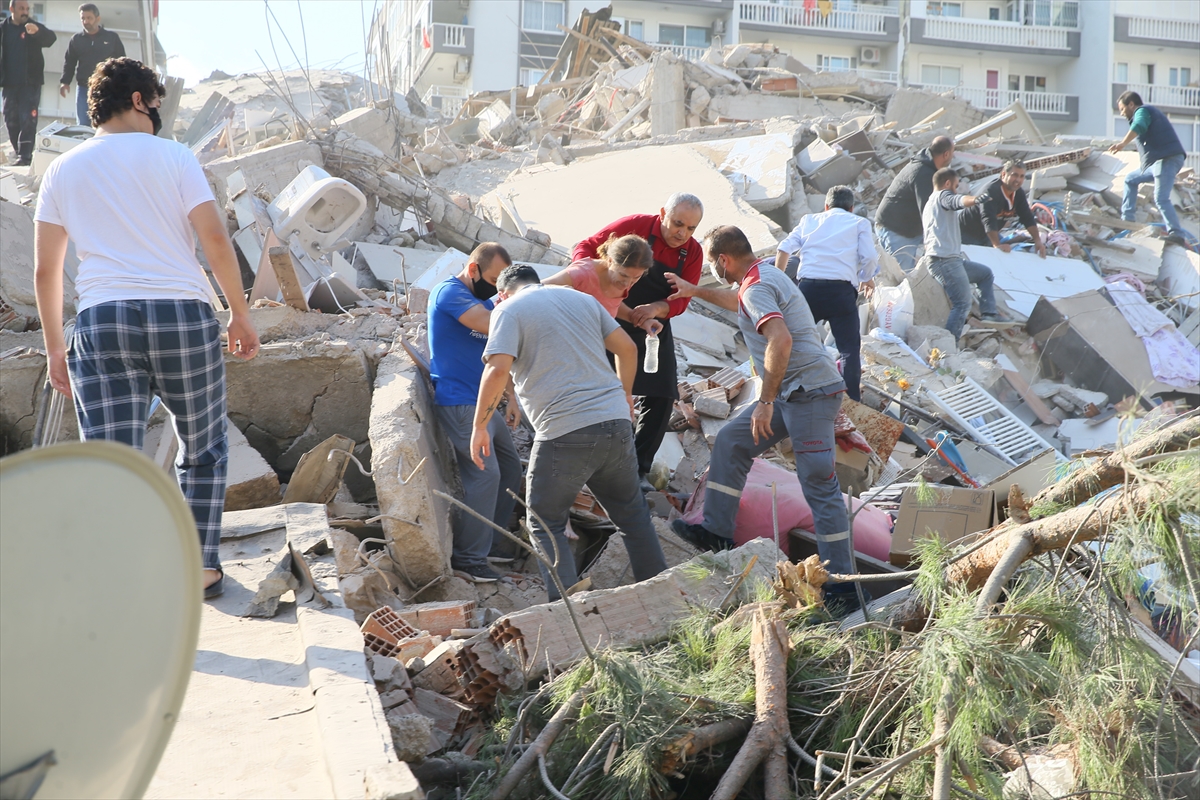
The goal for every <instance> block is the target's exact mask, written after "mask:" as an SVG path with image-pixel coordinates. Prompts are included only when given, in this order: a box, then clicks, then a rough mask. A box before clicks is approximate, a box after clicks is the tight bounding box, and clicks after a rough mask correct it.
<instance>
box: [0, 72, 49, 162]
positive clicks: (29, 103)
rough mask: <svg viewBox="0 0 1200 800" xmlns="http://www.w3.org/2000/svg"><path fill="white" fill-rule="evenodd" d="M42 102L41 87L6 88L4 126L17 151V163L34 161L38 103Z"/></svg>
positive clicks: (10, 141)
mask: <svg viewBox="0 0 1200 800" xmlns="http://www.w3.org/2000/svg"><path fill="white" fill-rule="evenodd" d="M41 100H42V87H41V86H5V87H4V124H5V125H6V126H7V127H8V141H9V143H10V144H12V146H13V149H14V150H16V151H17V161H19V162H21V163H24V164H28V163H29V162H30V161H31V160H33V140H34V137H35V136H37V113H38V103H40V102H41Z"/></svg>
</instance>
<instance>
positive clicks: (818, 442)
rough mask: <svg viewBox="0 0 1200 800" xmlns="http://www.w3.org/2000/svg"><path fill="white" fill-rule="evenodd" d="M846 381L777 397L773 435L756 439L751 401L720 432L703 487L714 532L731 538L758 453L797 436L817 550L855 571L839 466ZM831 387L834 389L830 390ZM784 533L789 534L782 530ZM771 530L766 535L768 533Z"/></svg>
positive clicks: (833, 567)
mask: <svg viewBox="0 0 1200 800" xmlns="http://www.w3.org/2000/svg"><path fill="white" fill-rule="evenodd" d="M841 389H842V386H841V385H840V384H838V385H835V386H826V387H824V388H822V389H809V390H805V389H797V390H796V391H794V392H792V393H791V394H790V395H789V396H788V397H787V398H786V399H785V398H782V397H780V398H777V399H776V400H775V404H774V405H773V406H772V408H773V409H775V410H774V411H773V412H772V414H771V436H768V437H766V438H763V439H759V440H758V444H755V443H754V436H753V435H752V433H751V423H750V415H751V414H753V413H754V409H755V404H753V403H752V404H750V405H749V406H747V407H746V410H745V411H743V412H742V413H741V414H739V415H738V416H736V417H734V418H733V419H731V420H730V421H729V422H728V423H726V425H725V427H724V428H721V430H720V432H718V433H717V441H716V444H715V445H713V450H712V461H711V462H709V466H708V487H707V489H706V490H705V493H704V527H705V528H706V529H707V530H708V531H709V533H713V534H716V535H717V536H723V537H725V538H726V539H732V538H733V533H734V529H735V527H736V525H735V523H736V520H737V514H738V509H739V508H740V507H741V502H742V490H743V489H745V488H746V477H747V476H748V475H749V474H750V467H751V465H752V464H753V462H754V459H755V458H757V457H758V456H760V455H762V454H763V453H765V452H766V451H767V450H769V449H771V448H772V447H774V446H775V444H777V443H778V442H780V441H782V440H783V439H784V437H787V436H790V437H791V438H792V450H793V451H794V452H795V456H796V477H797V478H798V479H799V480H800V487H801V488H802V489H803V491H804V499H805V500H807V501H808V506H809V508H811V509H812V514H813V528H814V529H815V533H816V536H817V552H818V553H819V554H820V556H821V560H822V561H828V562H829V566H828V567H827V569H828V570H829V571H830V572H834V573H839V574H851V573H853V572H854V570H855V567H854V559H853V558H852V557H851V555H850V534H849V530H850V521H849V518H848V516H847V514H846V504H845V502H843V500H842V487H841V485H840V484H839V483H838V478H837V470H836V468H835V466H834V452H833V448H834V447H836V446H837V445H835V444H834V441H833V423H834V420H835V419H836V418H837V413H838V409H840V408H841V407H842V393H841ZM831 390H832V392H833V393H832V394H830V393H829V392H830V391H831ZM780 533H781V534H782V535H783V536H786V535H787V534H786V533H785V532H782V531H781V532H780ZM770 534H771V531H770V530H767V531H763V532H762V535H764V536H769V535H770Z"/></svg>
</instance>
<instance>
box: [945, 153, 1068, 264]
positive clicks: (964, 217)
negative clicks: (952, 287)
mask: <svg viewBox="0 0 1200 800" xmlns="http://www.w3.org/2000/svg"><path fill="white" fill-rule="evenodd" d="M1023 183H1025V162H1024V161H1022V160H1020V159H1019V158H1010V159H1009V160H1008V161H1005V162H1004V166H1002V167H1001V168H1000V176H999V177H998V178H995V179H993V180H992V181H991V182H989V183H988V184H987V186H985V187H984V188H983V191H982V192H979V193H978V194H977V195H976V197H977V198H978V200H979V202H978V203H977V204H976V205H973V206H971V207H970V208H964V209H963V210H962V211H960V212H959V214H958V224H959V227H960V228H961V230H962V243H963V244H974V245H981V246H983V247H987V246H988V245H991V246H992V247H994V248H996V249H997V250H1000V251H1003V252H1005V253H1007V252H1009V251H1010V250H1012V246H1011V245H1007V244H1000V232H1001V231H1003V230H1004V228H1005V227H1006V226H1008V224H1009V223H1010V222H1012V221H1013V220H1019V221H1020V223H1021V224H1022V225H1024V226H1025V230H1027V231H1029V236H1030V238H1032V239H1033V244H1034V247H1036V248H1037V254H1038V255H1039V256H1041V257H1042V258H1045V257H1046V245H1045V244H1044V243H1043V242H1042V236H1041V231H1040V230H1039V229H1038V224H1037V220H1036V219H1035V218H1034V216H1033V211H1032V210H1031V209H1030V208H1029V198H1027V197H1026V196H1025V190H1024V189H1022V188H1021V185H1022V184H1023Z"/></svg>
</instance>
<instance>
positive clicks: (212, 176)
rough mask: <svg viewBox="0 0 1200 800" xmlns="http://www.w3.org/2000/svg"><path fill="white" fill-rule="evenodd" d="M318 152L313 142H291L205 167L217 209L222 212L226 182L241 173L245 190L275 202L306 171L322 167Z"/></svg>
mask: <svg viewBox="0 0 1200 800" xmlns="http://www.w3.org/2000/svg"><path fill="white" fill-rule="evenodd" d="M322 164H323V161H322V158H321V148H320V147H318V146H317V145H316V144H314V143H313V142H307V141H294V142H285V143H283V144H278V145H275V146H274V147H265V148H263V149H262V150H252V151H250V152H248V153H243V154H241V155H237V156H229V157H225V158H218V159H216V160H215V161H210V162H209V163H207V164H205V165H204V173H205V175H206V176H207V177H208V183H209V186H211V187H212V190H213V197H215V198H216V200H217V207H218V208H225V206H226V204H227V203H228V201H229V197H228V196H227V195H226V183H225V182H226V180H227V179H228V178H229V176H230V175H232V174H233V173H234V172H236V171H238V170H241V172H242V176H243V178H244V179H245V182H246V189H247V190H248V191H250V192H251V193H253V194H259V193H262V194H265V195H267V197H270V198H274V197H275V196H276V195H278V194H279V193H280V192H281V191H283V189H284V187H285V186H287V185H288V183H290V182H291V181H292V179H293V178H295V177H296V176H297V175H298V174H300V172H301V171H302V170H303V169H304V168H305V167H310V166H316V167H320V166H322Z"/></svg>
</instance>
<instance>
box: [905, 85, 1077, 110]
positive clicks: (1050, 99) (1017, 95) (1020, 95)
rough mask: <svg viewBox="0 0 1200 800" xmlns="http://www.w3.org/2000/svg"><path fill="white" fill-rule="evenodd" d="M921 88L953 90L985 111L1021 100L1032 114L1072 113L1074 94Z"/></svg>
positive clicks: (942, 90)
mask: <svg viewBox="0 0 1200 800" xmlns="http://www.w3.org/2000/svg"><path fill="white" fill-rule="evenodd" d="M921 88H923V89H925V90H927V91H930V92H937V93H939V94H943V93H945V92H952V93H953V94H954V96H955V97H957V98H959V99H961V100H966V101H967V102H968V103H970V104H971V105H973V106H975V107H976V108H979V109H983V110H984V111H999V110H1000V109H1002V108H1007V107H1008V106H1010V105H1012V104H1013V103H1017V102H1019V103H1020V104H1021V105H1023V106H1024V107H1025V110H1026V111H1028V112H1029V113H1031V114H1060V115H1063V116H1066V115H1068V114H1070V113H1071V103H1070V100H1069V98H1070V97H1073V96H1074V95H1066V94H1060V93H1058V92H1019V91H1012V90H1011V89H980V88H977V87H972V86H932V85H929V84H926V85H924V86H922V87H921Z"/></svg>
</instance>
